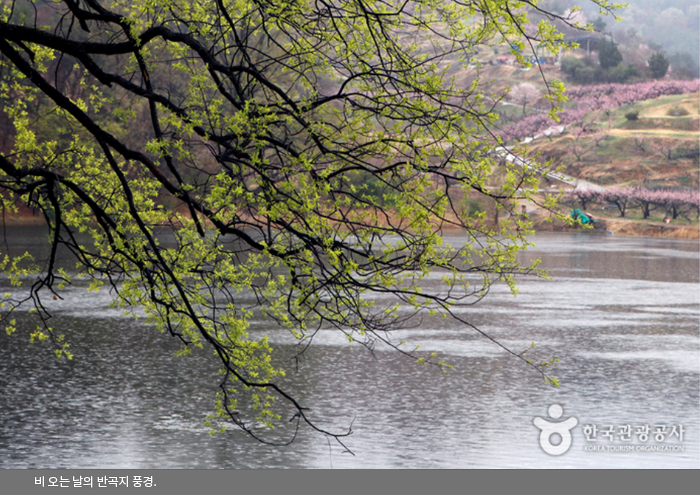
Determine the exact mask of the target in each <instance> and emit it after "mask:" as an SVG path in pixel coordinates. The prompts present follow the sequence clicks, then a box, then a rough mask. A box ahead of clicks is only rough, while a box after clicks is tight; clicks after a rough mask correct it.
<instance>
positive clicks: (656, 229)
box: [0, 212, 700, 240]
mask: <svg viewBox="0 0 700 495" xmlns="http://www.w3.org/2000/svg"><path fill="white" fill-rule="evenodd" d="M533 213H534V214H532V217H531V221H532V224H533V229H534V230H535V232H581V233H588V232H589V231H590V232H591V233H592V232H593V231H594V230H599V229H587V228H584V227H581V226H572V225H569V224H567V223H566V222H564V221H562V220H556V219H554V220H552V221H551V222H548V221H547V220H546V219H545V218H543V215H541V214H538V213H539V212H533ZM597 218H598V220H599V221H600V222H601V224H602V226H603V227H604V228H605V229H606V230H609V231H611V232H612V233H613V234H614V235H622V236H634V237H640V236H641V237H665V238H670V239H689V240H692V239H700V225H687V224H685V225H683V224H673V223H663V222H653V221H650V220H630V219H626V218H601V217H597ZM0 223H2V226H3V227H39V226H44V225H46V222H45V220H44V218H43V217H42V216H40V215H34V214H31V213H26V212H25V213H19V214H11V213H8V212H5V214H4V215H3V216H2V217H0ZM445 230H449V229H445Z"/></svg>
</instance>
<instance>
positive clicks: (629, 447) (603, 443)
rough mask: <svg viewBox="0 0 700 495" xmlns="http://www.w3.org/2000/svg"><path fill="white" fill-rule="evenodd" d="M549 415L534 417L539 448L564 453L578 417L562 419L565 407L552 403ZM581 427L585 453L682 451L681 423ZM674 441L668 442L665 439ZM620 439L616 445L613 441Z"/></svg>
mask: <svg viewBox="0 0 700 495" xmlns="http://www.w3.org/2000/svg"><path fill="white" fill-rule="evenodd" d="M547 413H548V415H549V418H547V419H545V418H541V417H536V418H535V419H534V420H533V424H534V425H535V426H536V427H537V428H538V429H539V430H540V436H539V441H540V447H542V450H544V451H545V452H546V453H547V454H549V455H553V456H558V455H562V454H565V453H566V452H568V450H569V449H570V448H571V445H572V443H573V431H574V428H575V427H576V425H578V418H575V417H573V416H571V417H569V418H567V419H561V418H562V416H563V414H564V409H563V408H562V406H560V405H559V404H552V405H551V406H549V409H548V410H547ZM581 430H582V433H583V437H584V439H585V441H586V444H585V445H584V447H583V450H584V451H585V452H684V451H685V447H684V446H683V445H680V444H679V443H681V442H683V440H684V438H685V433H686V431H685V427H684V426H683V425H668V424H660V423H655V424H648V423H644V424H632V423H628V424H623V425H615V424H603V425H598V424H584V425H581ZM674 437H675V438H676V440H675V442H674V443H672V444H670V445H669V444H668V443H667V442H671V441H673V439H674ZM616 441H617V442H619V443H617V444H615V443H614V442H616Z"/></svg>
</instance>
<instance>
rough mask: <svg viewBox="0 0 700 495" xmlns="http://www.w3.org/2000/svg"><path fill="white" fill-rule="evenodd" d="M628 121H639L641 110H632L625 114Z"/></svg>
mask: <svg viewBox="0 0 700 495" xmlns="http://www.w3.org/2000/svg"><path fill="white" fill-rule="evenodd" d="M625 118H626V119H627V120H639V110H632V111H631V112H627V113H626V114H625Z"/></svg>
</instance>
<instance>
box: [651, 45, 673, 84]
mask: <svg viewBox="0 0 700 495" xmlns="http://www.w3.org/2000/svg"><path fill="white" fill-rule="evenodd" d="M669 64H670V62H669V60H668V59H667V58H666V56H665V55H664V54H663V53H661V52H656V53H653V54H652V55H651V57H649V72H650V73H651V77H653V78H654V79H661V78H662V77H664V76H665V75H666V72H668V66H669Z"/></svg>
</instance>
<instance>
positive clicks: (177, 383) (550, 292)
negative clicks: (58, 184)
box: [0, 229, 700, 468]
mask: <svg viewBox="0 0 700 495" xmlns="http://www.w3.org/2000/svg"><path fill="white" fill-rule="evenodd" d="M9 238H10V239H11V240H12V241H13V243H14V244H13V246H12V249H13V250H14V249H20V247H19V246H18V245H19V244H22V245H23V246H24V247H22V249H27V248H32V249H36V247H35V244H36V242H37V241H38V240H40V239H42V237H41V236H39V235H38V234H37V233H36V232H33V231H28V230H27V229H15V230H13V231H10V232H9ZM448 241H452V242H453V243H454V244H457V241H458V239H457V238H454V239H448ZM534 241H535V243H536V247H535V248H532V249H531V250H530V251H529V252H528V254H527V255H526V257H527V258H528V259H529V258H538V257H541V258H542V260H543V266H544V267H545V268H547V269H549V270H551V273H552V280H550V281H544V280H540V279H534V278H533V279H523V280H522V281H521V282H520V294H519V295H518V296H517V297H515V298H514V297H513V296H512V295H511V294H510V293H509V292H507V290H505V288H497V289H496V290H494V291H492V292H491V293H490V294H489V297H487V298H486V299H485V300H484V301H483V302H482V303H480V304H478V305H476V306H474V307H471V308H469V309H468V310H464V311H465V313H466V314H465V316H467V317H468V318H469V319H470V321H472V322H473V323H474V324H476V325H477V326H478V327H479V328H481V329H483V330H484V331H487V332H488V333H489V334H490V335H492V336H494V337H496V338H498V339H499V340H500V341H501V342H502V343H504V344H505V345H507V346H509V347H511V348H513V349H525V348H527V347H528V346H529V345H530V344H531V342H533V341H534V342H536V350H537V352H538V354H537V356H542V357H547V358H549V357H556V358H559V359H560V362H559V363H557V365H556V367H555V368H554V370H553V374H554V375H555V376H556V377H558V378H559V379H560V380H561V386H560V387H558V388H553V387H551V386H549V385H544V384H542V383H541V379H540V378H538V376H537V375H536V374H535V373H534V372H532V371H530V370H529V369H527V368H526V367H524V366H523V365H521V364H520V363H518V362H516V361H515V360H514V359H513V358H512V357H510V356H508V355H507V354H505V353H504V352H502V351H501V350H500V349H499V348H498V347H497V346H495V345H494V344H492V343H490V342H489V341H487V340H485V339H484V338H482V337H480V336H479V335H478V334H476V333H475V332H473V331H472V330H470V329H468V328H461V327H459V326H457V325H456V324H455V323H454V322H449V321H447V322H446V321H443V320H440V321H432V320H426V321H425V322H424V324H423V325H421V326H420V327H419V328H416V329H413V330H410V331H404V332H401V333H400V334H399V336H398V337H399V338H406V339H408V340H409V341H410V342H412V343H415V344H421V349H422V350H424V351H426V352H437V353H438V354H439V355H441V356H444V357H445V358H446V359H447V360H448V362H450V363H451V364H453V365H454V369H453V370H452V371H451V372H449V373H448V374H446V375H443V374H442V373H440V372H438V371H436V370H432V369H428V368H424V367H420V366H417V365H416V364H415V363H413V362H410V361H408V360H406V359H404V358H402V357H400V356H399V355H397V354H396V353H395V352H391V351H389V350H385V349H382V348H377V349H376V351H375V353H374V355H373V354H371V353H369V352H368V351H367V350H366V349H365V348H363V347H360V346H357V345H348V344H347V342H346V341H345V339H344V338H343V337H342V336H339V335H338V334H337V333H335V332H331V331H321V332H320V333H319V335H318V336H317V337H316V339H315V340H314V345H313V346H312V347H311V348H310V349H309V351H308V352H307V353H306V354H305V358H304V359H303V360H302V361H301V362H299V363H298V371H295V368H294V367H292V366H288V365H289V363H288V362H287V359H288V358H289V357H290V356H292V355H293V353H294V348H293V347H292V346H291V342H290V340H289V338H288V337H287V335H286V334H285V333H284V332H280V331H278V330H276V329H274V328H273V327H271V326H270V324H269V323H268V322H266V321H264V320H260V321H256V322H254V324H253V332H265V333H270V338H271V342H272V343H273V344H274V347H275V349H276V352H277V358H278V363H279V364H281V365H285V366H288V368H289V376H288V377H287V379H286V381H285V385H286V386H288V387H289V388H290V389H291V390H292V391H294V393H295V394H296V395H297V396H298V397H299V399H300V400H301V401H302V403H304V404H306V405H309V406H310V407H311V408H312V411H311V415H312V416H314V417H315V418H323V422H322V425H323V426H326V427H328V428H332V429H334V430H336V431H340V430H342V429H344V428H347V427H348V426H349V425H350V424H352V429H353V434H352V435H351V436H350V437H349V438H348V439H347V442H346V443H347V446H348V447H349V448H350V449H352V451H353V452H354V454H355V455H354V456H352V455H349V454H343V453H342V449H341V448H340V447H339V446H337V445H336V444H333V443H330V444H329V443H328V442H327V441H326V440H325V439H324V437H322V436H320V435H318V434H314V433H311V432H309V431H308V430H303V431H302V432H301V434H300V437H299V438H298V439H297V441H296V442H295V443H294V444H293V445H292V446H290V447H284V448H275V447H267V446H264V445H261V444H259V443H256V442H255V441H254V440H251V439H250V438H249V437H247V436H246V435H244V434H242V433H241V432H239V431H234V430H231V431H229V432H227V433H225V434H223V435H215V436H213V437H211V436H210V435H209V431H208V429H207V428H206V427H205V426H204V425H203V421H204V418H205V416H206V414H207V413H209V412H211V410H212V397H213V394H214V392H215V389H216V383H217V381H216V370H217V368H216V363H215V362H214V361H213V360H212V359H211V356H210V355H209V353H205V352H202V353H199V354H195V355H193V356H191V357H187V358H175V357H173V355H172V352H173V351H174V349H176V347H177V346H176V343H175V342H174V341H172V340H171V339H169V338H168V337H166V336H164V335H161V334H159V333H157V332H155V331H154V330H152V329H149V328H147V327H144V326H142V324H141V323H140V322H139V321H135V320H134V319H133V318H131V317H126V316H123V315H122V313H121V312H120V311H118V310H112V309H109V308H108V305H109V301H110V298H109V294H108V293H107V292H105V291H101V292H99V293H98V294H94V293H91V294H89V295H87V294H86V293H85V291H84V289H80V288H75V289H72V290H71V291H70V292H69V293H68V295H67V298H66V299H65V300H64V301H55V302H54V301H49V302H50V303H51V305H52V309H53V311H54V313H55V314H56V318H55V321H54V323H53V326H54V327H56V328H60V329H61V330H63V331H65V333H66V334H67V335H68V337H69V338H70V339H71V341H72V342H73V349H74V352H75V354H76V358H75V359H74V360H72V361H57V360H56V359H55V358H54V357H53V356H52V355H51V354H50V352H48V351H42V350H41V348H39V347H37V346H36V345H33V346H32V345H29V344H28V343H27V342H26V341H25V340H24V337H21V336H18V335H15V336H12V337H8V336H7V335H5V334H4V332H3V333H2V334H1V335H0V425H1V426H0V467H1V468H17V467H19V468H22V467H35V468H59V467H64V468H78V467H80V468H117V467H125V468H137V467H138V468H259V467H286V468H307V467H312V468H328V467H335V468H347V467H372V468H375V467H376V468H416V467H417V468H470V467H699V466H700V452H699V445H700V436H699V430H700V399H699V396H698V390H699V387H700V343H699V342H700V340H699V336H698V330H699V321H700V320H699V318H700V291H699V290H698V288H699V274H700V261H699V259H700V258H699V254H698V244H697V242H692V241H674V240H665V239H652V238H623V237H610V236H599V235H595V234H559V235H554V234H552V235H539V236H537V237H536V238H534ZM437 280H438V279H434V280H430V279H429V280H427V281H426V282H425V284H426V285H430V284H432V283H436V282H437ZM0 285H2V286H3V287H0V290H3V291H4V290H5V287H4V286H6V285H7V281H6V280H2V281H0ZM379 302H381V301H379ZM18 323H19V324H20V325H28V324H29V320H28V319H27V318H26V315H21V314H20V317H19V321H18ZM555 403H556V404H560V405H561V406H562V407H563V409H564V415H563V417H562V418H561V419H566V418H568V417H569V416H573V417H576V418H577V420H578V425H577V426H576V427H575V428H574V429H573V430H572V432H573V445H572V447H571V448H570V450H569V451H568V452H566V453H565V454H563V455H561V456H551V455H548V454H546V453H545V452H544V451H543V450H542V448H541V447H540V445H539V430H538V429H537V428H536V427H535V426H534V425H533V419H534V418H535V417H543V418H545V419H550V418H548V416H547V414H548V412H547V411H548V407H549V406H550V405H551V404H555ZM627 424H629V425H631V426H633V427H634V426H641V425H644V424H648V425H651V427H652V430H653V428H654V425H661V426H667V427H668V429H669V430H670V429H671V427H672V426H678V425H683V426H684V428H685V435H684V439H683V441H682V442H681V441H679V439H678V438H673V439H668V438H666V439H664V440H663V441H661V442H659V441H656V440H655V439H651V440H649V441H647V442H646V444H645V445H649V446H661V447H663V446H668V447H672V448H674V447H675V448H676V451H675V452H674V451H670V452H644V451H636V450H633V451H632V452H591V451H588V450H584V449H586V448H588V447H590V446H595V445H599V446H603V447H605V446H619V445H630V444H631V445H633V446H636V445H643V444H642V443H641V442H639V441H638V440H637V439H636V438H635V439H634V441H633V442H631V443H625V442H623V441H618V440H617V439H616V440H615V441H613V442H611V441H608V440H605V439H604V438H602V437H601V436H600V433H598V440H597V442H591V441H587V440H586V438H585V437H584V434H583V425H596V426H598V428H602V427H603V426H606V425H609V426H615V427H616V428H618V427H621V426H624V425H627ZM555 443H556V442H555ZM680 448H682V451H681V450H680Z"/></svg>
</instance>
